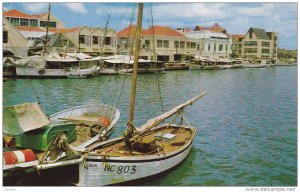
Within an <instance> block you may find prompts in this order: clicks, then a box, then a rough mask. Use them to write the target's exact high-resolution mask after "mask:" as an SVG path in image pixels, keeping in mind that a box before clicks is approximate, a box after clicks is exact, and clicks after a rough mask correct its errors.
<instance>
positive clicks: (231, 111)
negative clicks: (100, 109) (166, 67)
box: [3, 66, 297, 186]
mask: <svg viewBox="0 0 300 192" xmlns="http://www.w3.org/2000/svg"><path fill="white" fill-rule="evenodd" d="M130 78H131V77H130V76H98V77H94V78H91V79H15V80H9V81H6V82H4V83H3V104H4V106H7V105H12V104H19V103H23V102H34V101H37V98H36V97H39V100H40V102H41V104H42V106H43V108H44V110H45V111H46V113H47V114H52V113H55V112H57V111H60V110H63V109H66V108H68V107H72V106H74V105H81V104H86V103H96V102H104V103H106V104H111V105H115V104H118V108H119V110H120V111H121V119H120V123H119V124H118V127H117V129H116V132H115V133H114V135H113V136H117V135H120V134H121V133H122V131H123V130H124V128H125V125H126V122H127V118H128V106H129V92H130ZM157 79H159V84H160V90H161V95H162V103H163V107H164V109H165V110H167V109H170V108H172V107H173V106H176V105H177V104H180V103H182V102H184V101H186V100H188V99H190V98H192V97H193V96H195V95H197V94H198V93H200V92H201V91H204V90H205V91H207V95H206V96H205V97H204V98H203V99H201V100H200V101H198V102H197V103H195V104H194V105H193V106H191V107H189V108H188V109H187V110H185V115H186V117H187V118H188V120H189V121H190V123H191V124H192V125H193V126H194V127H197V136H196V139H195V140H194V144H193V148H192V151H191V153H190V155H189V157H188V158H187V159H186V160H185V161H184V162H183V164H181V165H180V166H179V167H177V168H176V169H174V170H172V171H171V172H169V173H167V174H165V175H163V176H160V177H158V178H157V179H151V181H150V180H149V181H147V180H146V181H143V182H142V183H138V184H139V185H154V186H175V185H180V186H262V185H263V186H295V185H297V66H290V67H272V68H262V69H232V70H219V71H201V70H189V71H170V72H169V71H168V72H167V73H166V74H160V75H140V76H139V77H138V90H137V91H138V94H137V99H136V110H135V126H138V125H141V124H143V123H145V122H146V121H147V120H148V119H149V118H152V117H155V116H156V115H159V114H160V113H161V112H162V107H161V105H160V99H159V98H160V97H159V92H158V86H157V85H158V81H157ZM122 87H123V91H122V92H121V90H122ZM119 96H120V99H119V102H118V98H119Z"/></svg>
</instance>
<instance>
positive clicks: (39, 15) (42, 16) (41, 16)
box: [32, 13, 48, 18]
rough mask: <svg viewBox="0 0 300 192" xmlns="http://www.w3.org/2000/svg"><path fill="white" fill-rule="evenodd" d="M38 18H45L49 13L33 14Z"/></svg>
mask: <svg viewBox="0 0 300 192" xmlns="http://www.w3.org/2000/svg"><path fill="white" fill-rule="evenodd" d="M32 16H34V17H36V18H44V17H47V16H48V13H41V14H36V15H32Z"/></svg>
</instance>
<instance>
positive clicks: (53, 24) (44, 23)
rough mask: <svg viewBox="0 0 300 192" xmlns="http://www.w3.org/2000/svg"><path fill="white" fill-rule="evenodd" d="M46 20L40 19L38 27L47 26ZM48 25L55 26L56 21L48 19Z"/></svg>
mask: <svg viewBox="0 0 300 192" xmlns="http://www.w3.org/2000/svg"><path fill="white" fill-rule="evenodd" d="M47 23H48V21H40V27H47ZM49 27H53V28H56V22H53V21H49Z"/></svg>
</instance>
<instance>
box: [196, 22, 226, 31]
mask: <svg viewBox="0 0 300 192" xmlns="http://www.w3.org/2000/svg"><path fill="white" fill-rule="evenodd" d="M201 30H209V31H213V32H218V33H220V32H222V33H227V32H226V29H224V28H223V27H221V26H220V25H219V24H218V23H215V24H214V25H213V26H211V27H203V26H199V25H198V26H196V27H195V30H194V31H201Z"/></svg>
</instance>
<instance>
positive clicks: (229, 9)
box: [3, 2, 298, 49]
mask: <svg viewBox="0 0 300 192" xmlns="http://www.w3.org/2000/svg"><path fill="white" fill-rule="evenodd" d="M3 6H4V7H5V8H6V9H7V10H10V9H18V10H21V11H23V12H25V13H28V14H38V13H44V12H47V10H48V3H3ZM136 7H137V3H79V2H76V3H51V13H52V14H53V15H54V16H56V17H57V18H58V19H60V20H61V21H63V22H64V23H65V25H66V27H68V28H69V27H77V26H82V25H87V26H100V27H105V25H106V22H107V20H108V18H109V20H108V25H109V26H110V27H112V28H113V29H115V30H116V31H120V30H122V29H124V28H125V27H126V26H128V25H129V24H130V23H131V20H133V22H132V24H135V22H136V15H137V10H136V9H135V8H136ZM151 7H152V12H151ZM151 13H152V15H153V16H152V17H151ZM132 15H134V16H135V17H134V19H132V18H133V17H132ZM152 19H153V25H161V26H168V27H171V28H177V27H189V28H192V29H194V28H195V26H197V25H200V26H207V27H210V26H212V25H213V24H214V23H218V24H219V25H220V26H221V27H223V28H225V29H226V30H227V32H228V33H229V34H246V33H247V31H248V30H249V28H250V27H256V28H263V29H265V30H266V31H267V32H269V31H276V32H278V33H279V47H280V48H285V49H297V42H298V32H297V22H298V20H297V3H295V2H294V3H293V2H292V3H271V2H266V3H258V2H250V3H249V2H248V3H239V2H231V3H221V2H218V3H197V2H193V3H145V5H144V14H143V28H148V27H149V26H150V21H151V20H152Z"/></svg>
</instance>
